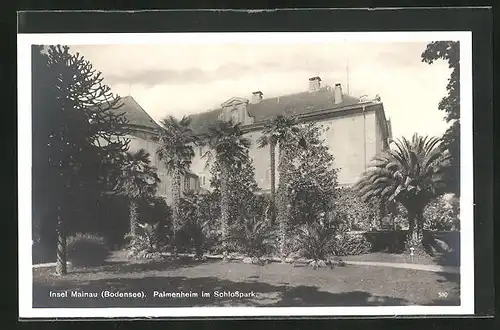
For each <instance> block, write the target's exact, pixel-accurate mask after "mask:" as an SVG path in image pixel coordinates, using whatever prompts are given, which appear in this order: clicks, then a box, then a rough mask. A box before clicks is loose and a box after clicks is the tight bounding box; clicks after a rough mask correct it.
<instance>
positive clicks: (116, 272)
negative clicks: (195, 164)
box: [33, 259, 460, 307]
mask: <svg viewBox="0 0 500 330" xmlns="http://www.w3.org/2000/svg"><path fill="white" fill-rule="evenodd" d="M69 272H70V273H69V274H68V275H67V276H65V277H63V278H61V277H58V276H56V275H54V268H53V267H49V268H37V269H33V306H34V307H186V306H281V307H287V306H382V305H386V306H387V305H389V306H396V305H397V306H400V305H435V306H438V305H459V303H460V298H459V297H460V292H459V276H458V275H452V274H445V273H433V272H426V271H417V270H411V269H396V268H389V267H366V266H354V265H345V266H337V267H334V268H332V269H331V268H322V269H317V270H314V269H312V268H310V267H308V266H304V265H295V266H292V265H290V264H280V263H270V264H267V265H264V266H259V265H252V264H245V263H242V262H239V261H233V262H229V263H222V262H221V261H219V260H211V261H203V262H202V261H193V260H190V259H184V260H176V261H172V260H170V261H162V262H150V263H129V262H126V261H123V260H116V259H115V260H110V261H109V262H108V263H107V264H106V265H103V266H100V267H95V268H70V270H69ZM72 290H73V291H80V292H82V291H84V292H92V293H98V295H100V293H101V292H102V291H103V290H109V291H113V292H117V291H119V292H143V293H144V294H145V297H144V298H106V299H103V298H101V297H99V298H71V297H67V298H54V297H53V298H50V297H49V292H50V291H52V292H53V293H54V292H65V291H67V292H68V296H70V295H71V291H72ZM155 291H157V292H174V293H180V292H184V293H189V292H192V293H197V294H198V297H177V298H172V297H154V296H153V295H154V292H155ZM202 291H203V292H208V293H210V295H211V296H210V297H200V296H201V292H202ZM216 291H218V292H223V291H231V292H235V291H239V292H240V293H250V292H253V293H255V296H250V295H247V296H245V297H241V298H231V297H215V292H216ZM440 295H441V296H443V295H444V296H446V298H440Z"/></svg>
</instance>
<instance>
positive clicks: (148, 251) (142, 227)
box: [126, 222, 164, 259]
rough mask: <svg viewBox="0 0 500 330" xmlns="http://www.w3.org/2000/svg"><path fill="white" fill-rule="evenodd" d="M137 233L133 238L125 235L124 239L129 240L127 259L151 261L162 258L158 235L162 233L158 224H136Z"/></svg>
mask: <svg viewBox="0 0 500 330" xmlns="http://www.w3.org/2000/svg"><path fill="white" fill-rule="evenodd" d="M137 225H138V226H137V227H138V228H137V233H136V236H135V237H133V236H131V235H130V234H127V235H126V239H129V240H130V243H129V246H128V248H129V250H130V253H129V255H128V256H129V258H136V259H153V258H162V255H161V253H160V248H161V245H160V239H159V236H158V234H159V233H160V232H161V233H162V234H164V233H163V231H162V230H161V228H160V227H161V225H160V223H159V222H157V223H155V224H153V225H152V224H149V223H145V224H141V223H138V224H137Z"/></svg>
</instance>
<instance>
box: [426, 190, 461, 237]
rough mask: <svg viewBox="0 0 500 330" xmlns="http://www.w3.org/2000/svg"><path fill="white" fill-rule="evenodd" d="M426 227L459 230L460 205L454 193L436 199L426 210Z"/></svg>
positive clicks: (429, 228)
mask: <svg viewBox="0 0 500 330" xmlns="http://www.w3.org/2000/svg"><path fill="white" fill-rule="evenodd" d="M424 219H425V223H424V229H427V230H445V231H446V230H459V229H460V205H459V200H458V198H456V197H455V196H453V195H443V196H440V197H438V198H436V199H434V200H433V201H432V202H431V203H429V204H428V205H427V206H426V207H425V210H424Z"/></svg>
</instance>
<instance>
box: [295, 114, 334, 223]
mask: <svg viewBox="0 0 500 330" xmlns="http://www.w3.org/2000/svg"><path fill="white" fill-rule="evenodd" d="M301 130H302V133H301V134H300V135H298V136H296V138H300V139H304V142H305V143H306V145H307V148H303V147H300V146H299V145H298V142H299V141H296V142H297V146H296V152H294V153H293V159H292V162H291V171H292V172H291V174H292V175H291V178H290V185H291V189H292V191H291V194H290V197H291V204H292V208H291V212H292V213H291V214H290V219H291V221H292V222H293V224H302V223H304V222H312V221H317V220H318V219H319V218H320V214H321V213H327V212H328V211H330V209H331V207H332V205H333V204H332V200H333V198H334V197H335V196H336V190H337V186H338V184H337V169H336V168H335V167H334V159H335V158H334V157H333V155H332V154H330V152H329V148H328V146H326V145H325V144H324V140H323V136H324V132H325V131H326V128H324V127H322V126H320V125H317V124H316V123H308V124H305V125H302V127H301Z"/></svg>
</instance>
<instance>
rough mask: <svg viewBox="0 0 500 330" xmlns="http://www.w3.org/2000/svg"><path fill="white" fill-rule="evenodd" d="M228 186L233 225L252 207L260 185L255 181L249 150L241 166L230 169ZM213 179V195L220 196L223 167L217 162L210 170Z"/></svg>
mask: <svg viewBox="0 0 500 330" xmlns="http://www.w3.org/2000/svg"><path fill="white" fill-rule="evenodd" d="M229 172H230V173H229V176H228V178H229V179H228V182H227V186H228V189H229V191H231V198H230V207H229V213H230V217H229V218H230V220H229V224H230V225H231V224H233V223H234V222H235V221H236V220H237V219H238V218H239V217H240V216H242V215H243V214H246V212H247V211H249V210H248V209H249V208H250V207H251V203H250V201H252V198H253V197H254V194H255V192H256V191H257V190H258V184H257V181H256V180H255V167H254V165H253V161H252V158H250V156H249V154H248V150H247V156H246V157H245V158H244V159H243V161H242V162H241V166H239V168H237V167H230V168H229ZM210 173H211V179H210V185H211V187H212V188H214V190H213V192H212V193H213V194H215V195H217V196H220V192H221V165H220V164H219V162H217V161H215V162H214V164H213V165H212V167H211V169H210Z"/></svg>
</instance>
